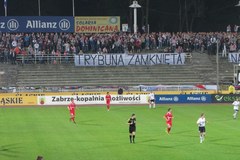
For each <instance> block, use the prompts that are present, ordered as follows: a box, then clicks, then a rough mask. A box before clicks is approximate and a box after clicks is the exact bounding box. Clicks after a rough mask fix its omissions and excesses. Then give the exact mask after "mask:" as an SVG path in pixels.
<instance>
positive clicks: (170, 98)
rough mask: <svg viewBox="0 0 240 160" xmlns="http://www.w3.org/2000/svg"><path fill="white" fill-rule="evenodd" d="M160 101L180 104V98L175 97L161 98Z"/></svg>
mask: <svg viewBox="0 0 240 160" xmlns="http://www.w3.org/2000/svg"><path fill="white" fill-rule="evenodd" d="M159 101H174V102H178V101H179V98H178V97H177V96H174V97H159Z"/></svg>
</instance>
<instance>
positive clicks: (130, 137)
mask: <svg viewBox="0 0 240 160" xmlns="http://www.w3.org/2000/svg"><path fill="white" fill-rule="evenodd" d="M129 139H130V143H132V136H131V135H129Z"/></svg>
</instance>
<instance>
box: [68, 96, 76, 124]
mask: <svg viewBox="0 0 240 160" xmlns="http://www.w3.org/2000/svg"><path fill="white" fill-rule="evenodd" d="M75 108H76V104H75V103H74V98H71V103H70V104H69V105H68V110H69V112H70V121H73V123H76V122H75Z"/></svg>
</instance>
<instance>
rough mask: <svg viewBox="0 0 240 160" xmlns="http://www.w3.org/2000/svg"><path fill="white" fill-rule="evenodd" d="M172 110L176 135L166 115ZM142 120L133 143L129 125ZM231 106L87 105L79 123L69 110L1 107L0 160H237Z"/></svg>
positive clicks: (238, 131) (238, 123)
mask: <svg viewBox="0 0 240 160" xmlns="http://www.w3.org/2000/svg"><path fill="white" fill-rule="evenodd" d="M168 107H171V108H172V109H173V115H174V119H173V128H172V132H171V135H167V134H166V133H165V127H166V126H165V121H164V119H163V115H164V114H165V113H166V111H167V108H168ZM202 112H204V113H205V114H206V119H207V120H208V124H207V126H206V129H207V135H206V140H205V141H204V143H202V144H200V143H199V136H198V130H197V129H198V127H197V125H196V121H197V119H198V117H199V116H200V114H201V113H202ZM132 113H135V114H136V116H137V134H136V143H135V144H130V143H129V134H128V125H127V120H128V118H129V117H130V115H131V114H132ZM232 114H233V107H232V106H231V104H226V105H222V104H221V105H220V104H219V105H217V104H216V105H210V104H200V105H196V104H194V105H193V104H192V105H179V104H178V105H177V104H176V105H158V106H157V109H155V110H154V109H151V110H150V109H148V107H147V106H112V107H111V111H110V112H107V111H106V108H105V107H103V106H102V107H94V106H88V107H86V106H83V107H79V108H78V109H77V110H76V122H77V124H76V125H75V124H74V123H71V122H69V112H68V110H67V108H66V107H42V108H40V107H30V108H29V107H22V108H17V107H14V108H0V159H1V160H35V159H36V157H37V156H38V155H41V156H43V157H44V160H155V159H162V160H165V159H171V160H179V159H184V160H203V159H206V160H228V159H229V160H238V159H239V157H240V136H239V135H240V118H239V119H236V120H233V118H232Z"/></svg>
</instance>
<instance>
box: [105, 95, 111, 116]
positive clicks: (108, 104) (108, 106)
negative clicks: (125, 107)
mask: <svg viewBox="0 0 240 160" xmlns="http://www.w3.org/2000/svg"><path fill="white" fill-rule="evenodd" d="M105 99H106V105H107V110H108V111H109V110H110V102H111V95H110V94H109V92H107V95H106V96H105Z"/></svg>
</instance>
